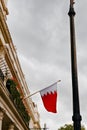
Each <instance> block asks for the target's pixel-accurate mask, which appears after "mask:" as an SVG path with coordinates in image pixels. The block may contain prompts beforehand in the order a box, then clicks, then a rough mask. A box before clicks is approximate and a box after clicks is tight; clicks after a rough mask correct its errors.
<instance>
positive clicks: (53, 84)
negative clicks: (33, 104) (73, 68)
mask: <svg viewBox="0 0 87 130" xmlns="http://www.w3.org/2000/svg"><path fill="white" fill-rule="evenodd" d="M58 82H61V80H58V81H57V82H55V83H54V84H56V83H58ZM54 84H52V85H54ZM52 85H50V86H52ZM50 86H48V87H50ZM48 87H46V88H48ZM46 88H44V89H46ZM44 89H41V90H39V91H36V92H34V93H32V94H30V95H27V96H26V97H24V98H23V99H22V100H25V99H27V98H29V97H31V96H33V95H35V94H37V93H39V92H40V91H42V90H44Z"/></svg>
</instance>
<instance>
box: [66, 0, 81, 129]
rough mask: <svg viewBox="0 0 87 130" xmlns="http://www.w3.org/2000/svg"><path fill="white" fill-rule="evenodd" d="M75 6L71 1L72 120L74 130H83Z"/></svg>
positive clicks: (71, 0)
mask: <svg viewBox="0 0 87 130" xmlns="http://www.w3.org/2000/svg"><path fill="white" fill-rule="evenodd" d="M73 4H74V1H73V0H70V9H69V13H68V15H69V16H70V36H71V70H72V93H73V116H72V120H73V124H74V130H81V115H80V106H79V92H78V76H77V60H76V42H75V26H74V16H75V11H74V7H73Z"/></svg>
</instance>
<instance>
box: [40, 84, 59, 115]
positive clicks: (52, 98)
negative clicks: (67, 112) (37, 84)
mask: <svg viewBox="0 0 87 130" xmlns="http://www.w3.org/2000/svg"><path fill="white" fill-rule="evenodd" d="M40 95H41V98H42V101H43V104H44V107H45V108H46V110H47V111H48V112H53V113H57V110H56V107H57V82H56V83H54V84H52V85H51V86H49V87H47V88H45V89H43V90H41V91H40Z"/></svg>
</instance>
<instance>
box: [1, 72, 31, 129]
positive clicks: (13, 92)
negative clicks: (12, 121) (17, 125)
mask: <svg viewBox="0 0 87 130" xmlns="http://www.w3.org/2000/svg"><path fill="white" fill-rule="evenodd" d="M0 83H2V86H3V91H4V93H5V94H6V95H8V98H9V99H10V101H11V102H12V104H13V106H14V107H15V109H16V111H17V112H18V113H19V115H20V117H21V119H22V120H23V122H24V123H25V125H26V126H27V128H28V130H29V120H30V116H29V115H28V113H27V111H26V108H25V106H24V104H23V102H22V100H21V98H20V96H21V95H20V93H19V91H18V90H17V83H15V82H14V81H13V80H11V79H8V80H7V82H6V86H5V85H4V74H3V72H2V70H1V69H0ZM0 93H1V90H0ZM0 95H1V96H2V94H0Z"/></svg>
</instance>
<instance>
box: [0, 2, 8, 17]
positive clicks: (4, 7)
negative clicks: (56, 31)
mask: <svg viewBox="0 0 87 130" xmlns="http://www.w3.org/2000/svg"><path fill="white" fill-rule="evenodd" d="M1 3H2V7H3V9H4V11H5V12H6V15H8V14H9V12H8V9H7V7H6V5H5V2H4V0H1Z"/></svg>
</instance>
